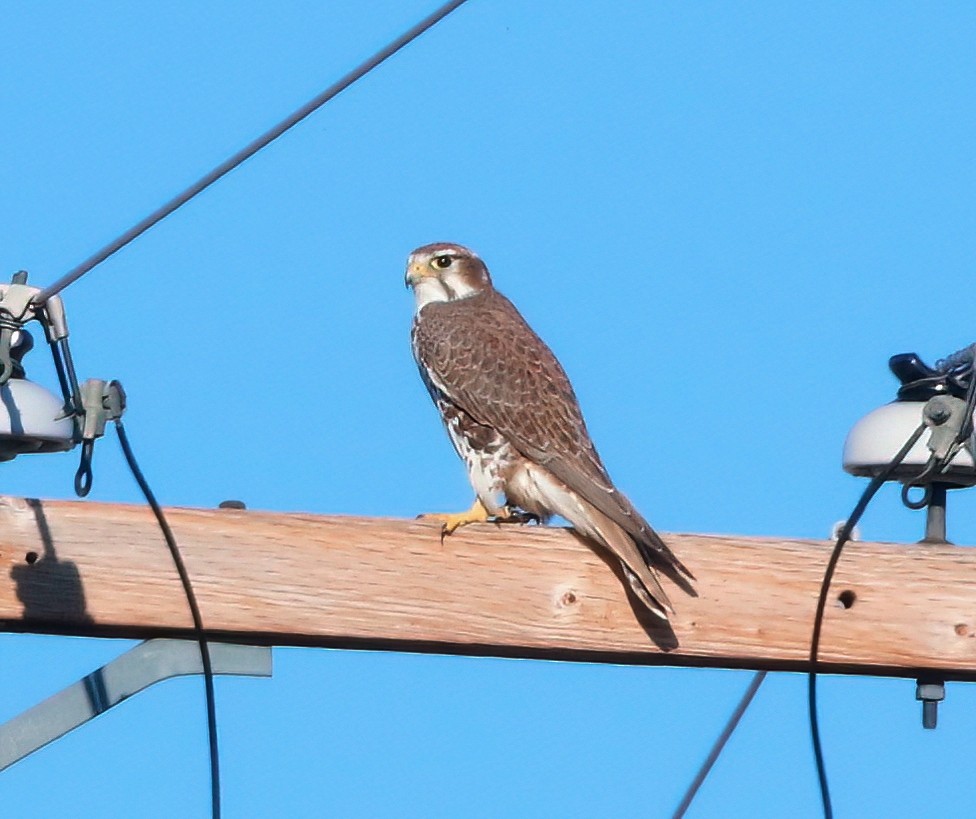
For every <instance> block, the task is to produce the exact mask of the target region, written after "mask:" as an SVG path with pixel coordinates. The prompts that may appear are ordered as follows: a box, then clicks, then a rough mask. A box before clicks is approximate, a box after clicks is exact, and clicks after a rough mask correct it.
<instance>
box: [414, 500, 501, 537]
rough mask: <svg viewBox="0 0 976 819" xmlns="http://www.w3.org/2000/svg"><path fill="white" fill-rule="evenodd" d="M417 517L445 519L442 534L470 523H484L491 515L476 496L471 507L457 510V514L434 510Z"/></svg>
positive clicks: (447, 533)
mask: <svg viewBox="0 0 976 819" xmlns="http://www.w3.org/2000/svg"><path fill="white" fill-rule="evenodd" d="M417 517H418V518H423V519H425V520H440V521H443V522H444V525H443V526H442V527H441V535H450V534H453V533H454V532H455V531H456V530H457V529H459V528H461V527H462V526H467V525H468V524H469V523H484V522H485V521H487V520H488V519H489V518H490V517H491V515H489V514H488V510H487V509H485V507H484V505H483V504H482V503H481V501H480V500H478V499H477V498H475V501H474V503H473V504H471V508H470V509H468V510H467V511H465V512H457V513H455V514H445V513H442V512H433V513H430V514H427V515H418V516H417Z"/></svg>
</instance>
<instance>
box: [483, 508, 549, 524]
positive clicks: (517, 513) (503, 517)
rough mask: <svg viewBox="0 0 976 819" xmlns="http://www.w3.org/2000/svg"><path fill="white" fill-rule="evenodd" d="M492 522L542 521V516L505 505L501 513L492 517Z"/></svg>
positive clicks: (523, 522) (524, 522)
mask: <svg viewBox="0 0 976 819" xmlns="http://www.w3.org/2000/svg"><path fill="white" fill-rule="evenodd" d="M492 522H493V523H522V524H526V523H542V518H541V517H540V516H539V515H537V514H536V513H535V512H525V511H523V510H521V509H513V508H512V507H510V506H506V507H505V508H504V509H503V510H502V514H500V515H497V516H496V517H494V518H492Z"/></svg>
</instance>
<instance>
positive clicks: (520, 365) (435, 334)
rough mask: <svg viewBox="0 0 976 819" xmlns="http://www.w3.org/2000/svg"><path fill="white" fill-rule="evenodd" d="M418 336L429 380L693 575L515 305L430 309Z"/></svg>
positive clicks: (482, 300) (479, 303)
mask: <svg viewBox="0 0 976 819" xmlns="http://www.w3.org/2000/svg"><path fill="white" fill-rule="evenodd" d="M414 333H415V337H414V343H415V345H416V350H417V355H418V358H419V359H420V361H421V363H422V365H423V367H424V368H426V369H427V370H428V372H427V373H426V376H425V377H426V378H429V379H430V381H431V382H433V385H434V386H435V387H436V388H437V389H438V390H440V391H442V392H443V393H445V395H446V396H447V397H448V398H450V400H452V401H454V402H455V403H457V404H458V405H459V406H460V407H461V408H462V409H464V410H465V411H466V412H467V413H469V414H470V415H471V416H472V417H473V418H475V419H476V420H477V421H479V422H480V423H482V424H485V425H487V426H490V427H493V428H495V429H497V430H498V431H499V432H500V433H501V434H502V435H503V436H504V437H505V438H506V439H507V440H508V441H509V442H510V443H511V444H512V445H513V446H514V447H516V449H518V450H519V451H520V452H521V453H522V454H523V455H525V456H526V457H527V458H529V459H530V460H532V461H535V462H536V463H539V464H541V465H543V466H545V467H546V468H547V469H549V470H550V471H551V472H552V473H553V475H554V476H555V477H556V478H557V479H559V480H560V481H562V482H563V483H564V484H565V485H566V486H568V487H569V488H570V489H571V490H573V491H574V492H576V493H577V494H579V495H580V496H581V497H582V498H584V499H585V500H587V501H589V502H590V503H591V504H593V506H595V507H596V508H597V509H599V510H600V511H601V512H603V514H605V515H607V516H608V517H609V518H610V519H611V520H613V521H614V522H615V523H617V525H619V526H621V527H622V528H623V529H624V530H625V531H626V532H627V533H628V534H630V535H631V536H632V537H633V538H634V540H635V542H636V543H637V544H638V547H639V548H640V549H641V552H642V554H643V556H644V558H645V560H650V558H651V553H653V554H654V555H655V556H656V557H657V559H658V560H661V559H663V560H664V561H665V562H666V563H669V564H671V565H673V566H675V567H677V568H678V569H679V570H681V571H682V572H684V573H685V574H687V575H688V576H689V577H690V576H691V573H690V572H689V571H688V570H687V569H686V568H685V567H684V566H683V565H681V563H680V562H679V561H678V560H677V558H675V557H674V555H673V554H672V553H671V550H670V549H668V547H667V546H666V545H665V543H664V542H663V541H662V540H661V538H660V537H659V536H658V535H657V533H656V532H654V530H653V529H652V528H651V527H650V525H649V524H648V523H647V521H646V520H644V518H643V517H642V516H641V515H640V513H639V512H638V511H637V510H636V509H635V508H634V506H633V505H632V504H631V503H630V501H629V500H628V499H627V498H626V497H625V496H624V495H623V494H621V493H620V492H619V491H617V489H616V488H615V487H614V485H613V482H612V481H611V480H610V476H609V475H608V474H607V471H606V469H605V468H604V466H603V463H602V462H601V460H600V456H599V455H598V454H597V452H596V449H595V448H594V446H593V442H592V441H591V440H590V436H589V433H588V432H587V430H586V424H585V423H584V421H583V415H582V413H581V411H580V408H579V402H578V401H577V399H576V394H575V393H574V392H573V387H572V385H571V384H570V382H569V378H567V376H566V373H565V372H564V371H563V368H562V366H560V364H559V362H558V361H557V360H556V357H555V356H554V355H553V354H552V351H551V350H550V349H549V348H548V347H547V346H546V344H545V342H543V341H542V339H540V338H539V337H538V336H537V335H536V334H535V333H534V332H533V331H532V329H531V328H530V327H529V326H528V324H526V322H525V319H523V318H522V316H521V314H520V313H519V312H518V310H517V309H516V308H515V306H514V305H513V304H512V303H511V302H510V301H508V299H506V298H505V297H504V296H503V295H501V294H500V293H498V292H497V291H494V290H490V291H484V292H482V293H479V294H478V295H475V296H471V297H469V298H465V299H459V300H457V301H451V302H437V303H431V304H428V305H427V306H426V307H424V308H423V311H422V312H421V315H420V317H419V320H418V322H417V324H416V326H415V329H414Z"/></svg>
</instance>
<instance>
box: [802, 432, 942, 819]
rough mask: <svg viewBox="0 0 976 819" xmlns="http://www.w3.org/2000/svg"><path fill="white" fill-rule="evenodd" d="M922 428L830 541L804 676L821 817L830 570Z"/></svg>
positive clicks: (827, 818)
mask: <svg viewBox="0 0 976 819" xmlns="http://www.w3.org/2000/svg"><path fill="white" fill-rule="evenodd" d="M925 429H926V426H925V424H924V423H923V424H920V425H919V427H918V429H916V430H915V432H913V433H912V434H911V436H910V437H909V439H908V440H907V441H905V443H904V445H903V446H902V448H901V449H899V450H898V453H897V454H896V455H895V457H894V458H892V459H891V461H890V462H889V463H888V465H887V466H886V467H885V468H884V469H882V470H881V472H879V473H878V474H877V475H875V476H874V477H873V478H872V479H871V483H869V484H868V487H867V489H865V490H864V493H863V494H862V495H861V499H860V500H859V501H858V502H857V506H855V507H854V511H853V512H851V516H850V517H849V518H848V519H847V521H846V522H845V523H844V526H843V528H842V529H841V530H840V534H838V536H837V543H835V544H834V550H833V551H832V552H831V554H830V560H828V561H827V568H826V570H825V571H824V577H823V582H822V583H821V585H820V597H819V599H818V600H817V612H816V614H815V615H814V617H813V636H812V637H811V639H810V673H809V676H808V678H807V707H808V709H809V712H810V739H811V741H812V742H813V758H814V761H815V762H816V764H817V779H818V781H819V783H820V800H821V802H822V803H823V813H824V819H833V815H834V810H833V806H832V805H831V802H830V788H829V786H828V784H827V770H826V768H825V767H824V758H823V747H822V746H821V744H820V722H819V718H818V716H817V655H818V653H819V651H820V633H821V630H822V628H823V615H824V609H825V608H826V606H827V593H828V592H829V591H830V581H831V580H832V579H833V576H834V570H835V569H836V568H837V562H838V561H839V560H840V553H841V551H842V550H843V549H844V546H845V545H846V543H847V541H848V540H850V538H851V533H852V532H853V531H854V527H855V526H856V525H857V522H858V521H859V520H860V519H861V515H863V514H864V510H865V509H867V507H868V504H869V503H870V502H871V500H872V499H873V498H874V496H875V495H876V494H877V492H878V490H879V489H880V488H881V487H882V485H883V484H884V483H885V481H887V480H888V479H889V478H890V477H891V475H892V473H893V472H894V471H895V469H897V468H898V465H899V464H900V463H901V462H902V461H903V460H905V456H906V455H908V453H909V451H910V450H911V448H912V447H913V446H915V444H916V442H917V441H918V439H919V438H921V437H922V433H923V432H924V431H925Z"/></svg>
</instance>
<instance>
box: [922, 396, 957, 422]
mask: <svg viewBox="0 0 976 819" xmlns="http://www.w3.org/2000/svg"><path fill="white" fill-rule="evenodd" d="M925 417H926V418H928V420H930V421H931V422H932V423H933V424H944V423H945V422H946V421H948V420H949V419H950V418H951V417H952V408H951V407H947V406H946V405H945V403H944V402H942V401H938V400H935V399H933V400H931V401H929V402H928V403H927V404H926V405H925Z"/></svg>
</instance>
